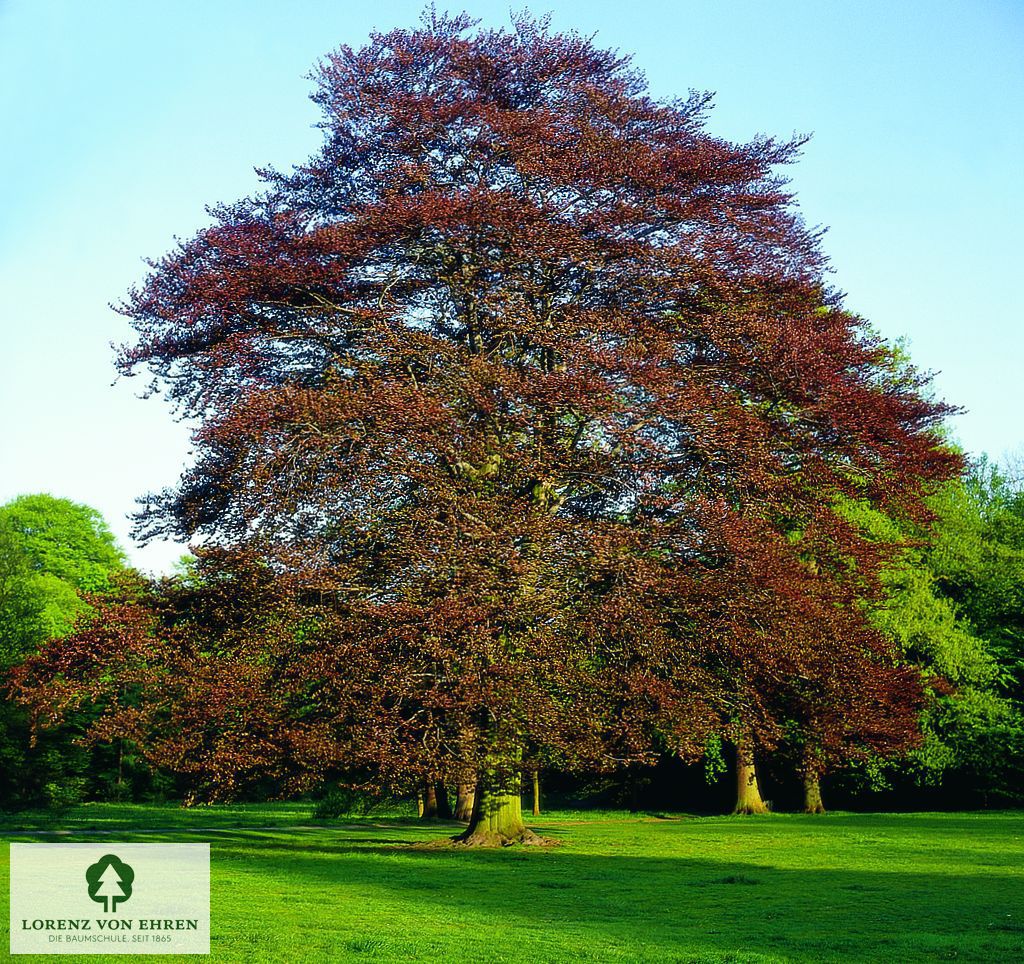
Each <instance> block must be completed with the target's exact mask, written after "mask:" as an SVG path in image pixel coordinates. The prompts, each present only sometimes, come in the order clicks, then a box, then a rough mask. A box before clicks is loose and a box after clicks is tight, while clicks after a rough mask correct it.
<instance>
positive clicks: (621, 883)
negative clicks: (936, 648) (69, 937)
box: [0, 804, 1024, 964]
mask: <svg viewBox="0 0 1024 964" xmlns="http://www.w3.org/2000/svg"><path fill="white" fill-rule="evenodd" d="M532 823H533V825H534V826H535V827H536V828H537V829H538V830H540V831H541V832H543V833H544V834H546V835H547V836H550V837H554V838H557V839H558V840H559V841H561V843H562V845H561V846H560V847H557V848H552V849H536V848H534V849H527V848H509V849H507V850H501V851H497V852H488V851H468V852H467V851H451V850H445V849H439V850H422V849H416V848H413V847H410V846H409V845H410V844H411V843H414V842H416V841H423V840H429V839H432V838H435V837H442V836H444V835H446V834H448V833H451V832H452V829H453V828H452V826H446V825H441V824H438V825H434V826H424V825H420V824H418V823H417V822H416V821H415V820H411V819H409V818H408V817H402V816H387V817H381V816H370V817H367V818H362V819H351V820H349V819H345V820H342V821H337V822H334V823H325V824H322V825H317V824H316V821H314V820H313V819H312V817H311V816H310V811H309V808H308V807H307V806H304V805H299V804H291V805H266V806H241V807H239V806H236V807H216V808H203V809H198V810H193V811H182V810H179V809H177V808H175V807H141V806H139V807H115V806H103V805H93V806H84V807H80V808H77V809H76V810H75V811H73V812H72V813H71V814H69V815H68V816H67V817H65V818H63V819H61V820H59V821H56V825H55V824H54V821H52V820H48V819H47V818H44V817H35V818H32V817H24V816H21V817H8V818H4V819H3V820H2V821H0V837H3V839H4V841H5V842H7V841H26V840H39V841H51V840H90V839H96V838H97V836H98V834H97V831H98V830H104V831H108V832H110V833H109V838H108V839H113V840H126V841H145V840H151V841H158V840H166V841H173V840H185V841H187V840H209V841H210V842H211V853H212V861H213V863H212V893H211V911H212V931H213V939H212V948H211V950H212V958H213V959H214V960H218V961H302V962H306V961H309V962H317V961H325V962H326V961H367V960H385V961H406V960H409V961H416V960H423V961H431V962H438V961H446V962H447V961H531V962H545V961H760V962H764V961H807V962H812V961H813V962H823V961H885V962H893V964H900V962H905V961H935V960H960V961H985V962H993V964H994V962H1011V961H1024V814H1021V813H972V814H934V813H930V814H898V815H895V814H829V815H826V816H823V817H805V816H798V815H772V816H769V817H745V818H743V817H675V818H665V817H655V816H639V815H630V814H624V813H608V812H599V813H587V814H582V813H551V814H546V815H545V816H543V817H540V818H536V819H535V820H534V821H532ZM47 824H49V826H48V827H46V825H47ZM29 827H35V828H45V829H44V830H43V832H39V833H37V834H35V835H25V834H22V833H17V832H15V831H16V829H17V828H29ZM61 831H62V832H61ZM68 831H71V832H70V833H69V832H68ZM147 831H148V832H147ZM104 837H105V838H107V835H106V834H104ZM2 850H3V860H4V862H5V863H6V861H7V859H8V848H7V847H6V846H5V847H3V848H2ZM7 879H8V877H7V873H6V869H5V871H4V872H3V874H2V880H3V886H4V887H5V888H6V886H7ZM3 899H4V903H6V897H4V898H3ZM4 916H5V917H6V915H4ZM7 946H8V942H7V937H6V935H5V936H4V939H3V948H4V953H6V948H7ZM22 959H24V960H33V959H34V958H31V957H25V958H22ZM35 959H39V960H43V959H52V960H61V961H74V960H83V961H85V960H96V959H97V958H96V957H95V956H92V957H81V958H79V957H77V956H62V957H60V958H56V957H55V958H35ZM122 959H124V958H122ZM159 959H161V960H175V959H177V958H173V957H170V956H164V957H161V958H159ZM181 959H182V960H185V959H186V958H181Z"/></svg>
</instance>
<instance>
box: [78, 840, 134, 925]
mask: <svg viewBox="0 0 1024 964" xmlns="http://www.w3.org/2000/svg"><path fill="white" fill-rule="evenodd" d="M85 880H86V883H88V885H89V896H90V897H91V898H92V899H93V900H94V901H96V903H98V904H103V909H104V910H105V911H106V912H107V913H108V914H109V913H110V912H111V911H116V910H117V905H118V904H123V903H124V902H125V901H126V900H127V899H128V898H129V897H131V895H132V881H133V880H135V871H134V870H132V868H131V867H130V866H129V865H128V864H126V863H125V862H124V861H123V860H121V859H120V858H119V857H116V856H114V854H106V855H105V856H103V857H100V859H99V860H97V861H96V863H94V864H93V865H92V866H91V867H89V869H88V870H87V871H86V872H85Z"/></svg>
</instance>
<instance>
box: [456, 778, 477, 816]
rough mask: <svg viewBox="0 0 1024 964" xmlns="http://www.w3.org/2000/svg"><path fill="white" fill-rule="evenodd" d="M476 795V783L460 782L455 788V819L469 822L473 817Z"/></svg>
mask: <svg viewBox="0 0 1024 964" xmlns="http://www.w3.org/2000/svg"><path fill="white" fill-rule="evenodd" d="M475 795H476V784H475V783H470V782H465V783H459V784H457V785H456V788H455V819H456V820H461V821H462V822H463V823H469V821H470V820H471V819H472V817H473V798H474V796H475Z"/></svg>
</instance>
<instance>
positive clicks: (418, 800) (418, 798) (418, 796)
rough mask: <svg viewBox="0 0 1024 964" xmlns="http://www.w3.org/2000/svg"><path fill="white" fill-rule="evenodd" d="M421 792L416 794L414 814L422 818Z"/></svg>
mask: <svg viewBox="0 0 1024 964" xmlns="http://www.w3.org/2000/svg"><path fill="white" fill-rule="evenodd" d="M423 809H424V808H423V791H422V790H421V791H420V792H419V793H417V794H416V814H417V815H418V816H420V817H422V816H423Z"/></svg>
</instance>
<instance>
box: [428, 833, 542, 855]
mask: <svg viewBox="0 0 1024 964" xmlns="http://www.w3.org/2000/svg"><path fill="white" fill-rule="evenodd" d="M516 844H522V845H523V846H524V847H558V846H560V844H559V841H557V840H553V839H552V838H551V837H542V836H541V835H540V834H536V833H534V832H533V831H532V830H529V829H526V830H524V831H523V832H522V833H520V834H516V835H514V836H506V835H505V834H499V833H495V832H494V831H493V830H474V831H473V833H468V832H467V833H461V834H459V835H458V836H457V837H444V838H443V839H441V840H429V841H424V842H423V843H415V844H412V847H413V848H414V849H416V850H448V849H452V848H456V847H457V848H459V849H462V848H464V847H490V848H495V847H514V846H515V845H516Z"/></svg>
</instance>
